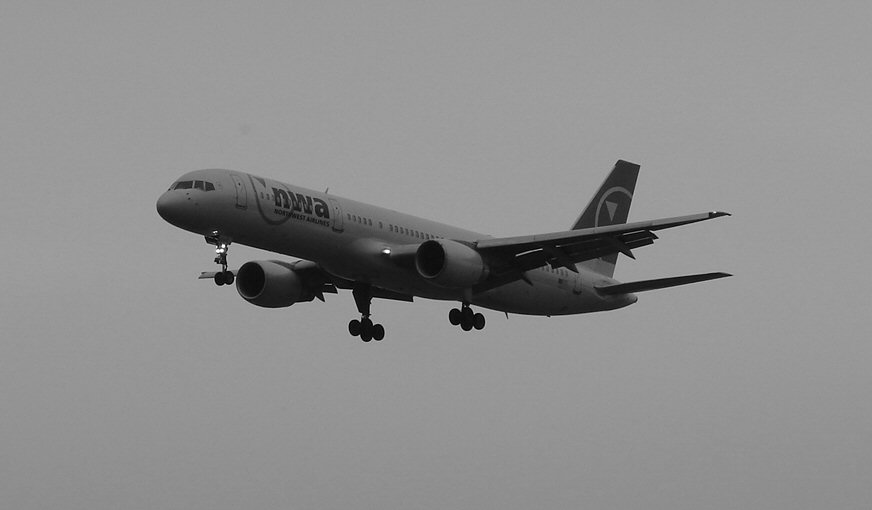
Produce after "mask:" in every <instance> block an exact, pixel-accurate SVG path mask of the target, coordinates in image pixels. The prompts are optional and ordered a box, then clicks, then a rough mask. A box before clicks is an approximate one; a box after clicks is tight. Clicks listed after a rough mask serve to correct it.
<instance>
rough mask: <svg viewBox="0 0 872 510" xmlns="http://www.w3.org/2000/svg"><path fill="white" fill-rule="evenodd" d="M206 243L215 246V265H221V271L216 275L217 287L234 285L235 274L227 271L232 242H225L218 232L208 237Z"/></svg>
mask: <svg viewBox="0 0 872 510" xmlns="http://www.w3.org/2000/svg"><path fill="white" fill-rule="evenodd" d="M206 242H207V243H209V244H212V245H215V263H216V264H220V265H221V271H218V272H216V273H215V285H218V286H219V287H220V286H221V285H233V272H232V271H228V270H227V251H228V250H229V249H230V241H229V240H224V239H223V238H221V236H219V235H218V231H217V230H216V231H214V232H212V235H211V236H206Z"/></svg>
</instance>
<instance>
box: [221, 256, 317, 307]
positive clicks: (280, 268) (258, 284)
mask: <svg viewBox="0 0 872 510" xmlns="http://www.w3.org/2000/svg"><path fill="white" fill-rule="evenodd" d="M236 291H237V292H239V295H240V296H242V298H243V299H245V300H246V301H248V302H249V303H251V304H254V305H257V306H262V307H264V308H282V307H285V306H291V305H292V304H294V303H298V302H300V301H306V300H307V299H306V288H305V287H304V286H303V282H302V281H301V280H300V276H299V275H298V274H297V273H296V271H294V266H293V265H291V264H287V263H285V262H278V261H275V260H254V261H251V262H246V263H245V264H242V267H240V268H239V271H237V272H236Z"/></svg>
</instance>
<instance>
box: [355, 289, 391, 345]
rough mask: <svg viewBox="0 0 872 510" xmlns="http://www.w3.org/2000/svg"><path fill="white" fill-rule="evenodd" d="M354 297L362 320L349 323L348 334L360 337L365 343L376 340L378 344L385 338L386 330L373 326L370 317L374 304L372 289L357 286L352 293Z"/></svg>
mask: <svg viewBox="0 0 872 510" xmlns="http://www.w3.org/2000/svg"><path fill="white" fill-rule="evenodd" d="M351 293H352V294H353V295H354V303H355V304H356V305H357V311H358V312H360V320H357V319H354V320H352V321H351V322H349V323H348V332H349V333H351V336H358V337H360V339H361V340H363V341H364V342H369V341H370V340H375V341H376V342H378V341H380V340H382V339H383V338H384V337H385V328H384V326H382V325H381V324H373V323H372V320H371V319H370V316H371V315H372V314H371V313H370V305H371V304H372V287H370V286H369V285H367V284H356V285H355V286H354V289H353V290H352V292H351Z"/></svg>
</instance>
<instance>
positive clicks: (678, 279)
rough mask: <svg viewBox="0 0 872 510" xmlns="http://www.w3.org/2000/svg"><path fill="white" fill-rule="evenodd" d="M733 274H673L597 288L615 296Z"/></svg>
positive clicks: (603, 292)
mask: <svg viewBox="0 0 872 510" xmlns="http://www.w3.org/2000/svg"><path fill="white" fill-rule="evenodd" d="M727 276H733V275H731V274H729V273H704V274H691V275H687V276H673V277H671V278H659V279H657V280H642V281H639V282H630V283H618V284H615V285H603V286H597V287H596V290H597V292H599V293H600V294H605V295H607V296H613V295H615V294H631V293H633V292H644V291H646V290H656V289H666V288H669V287H677V286H679V285H687V284H689V283H697V282H704V281H708V280H716V279H718V278H726V277H727Z"/></svg>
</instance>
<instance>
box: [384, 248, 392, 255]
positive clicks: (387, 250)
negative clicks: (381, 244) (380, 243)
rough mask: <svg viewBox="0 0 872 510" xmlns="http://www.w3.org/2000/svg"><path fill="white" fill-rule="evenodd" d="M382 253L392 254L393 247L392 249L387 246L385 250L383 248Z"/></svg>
mask: <svg viewBox="0 0 872 510" xmlns="http://www.w3.org/2000/svg"><path fill="white" fill-rule="evenodd" d="M382 254H383V255H390V254H391V249H390V248H385V249H383V250H382Z"/></svg>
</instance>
